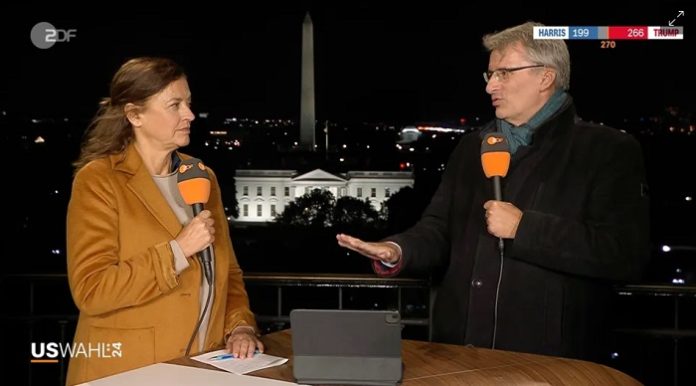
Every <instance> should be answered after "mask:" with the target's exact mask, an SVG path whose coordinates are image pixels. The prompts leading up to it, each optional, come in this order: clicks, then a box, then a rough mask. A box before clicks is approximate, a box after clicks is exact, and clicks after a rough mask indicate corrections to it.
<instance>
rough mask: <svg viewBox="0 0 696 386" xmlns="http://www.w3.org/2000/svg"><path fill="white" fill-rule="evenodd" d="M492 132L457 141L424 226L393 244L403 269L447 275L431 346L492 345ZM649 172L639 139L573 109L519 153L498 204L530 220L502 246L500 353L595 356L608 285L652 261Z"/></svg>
mask: <svg viewBox="0 0 696 386" xmlns="http://www.w3.org/2000/svg"><path fill="white" fill-rule="evenodd" d="M494 127H495V126H494V125H493V124H489V125H488V126H487V127H486V128H484V129H483V130H481V131H479V132H478V135H477V134H475V133H472V134H469V135H466V136H464V137H463V138H462V140H461V142H460V143H459V145H458V146H457V148H456V149H455V150H454V152H453V153H452V155H451V157H450V160H449V162H448V165H447V169H446V171H445V173H444V174H443V177H442V181H441V183H440V186H439V188H438V190H437V191H436V193H435V195H434V196H433V198H432V201H431V203H430V205H429V206H428V207H427V209H426V210H425V212H424V214H423V217H422V218H421V220H420V221H419V222H418V223H417V224H416V225H414V226H413V227H412V228H410V229H409V230H407V231H406V232H404V233H401V234H398V235H395V236H392V237H389V238H387V240H391V241H394V242H396V243H398V244H399V245H400V246H401V248H402V250H403V261H402V269H401V270H400V271H403V272H418V273H423V272H437V271H438V269H439V270H441V271H442V272H444V273H443V276H442V279H441V281H440V282H439V285H438V287H437V300H436V302H435V309H434V338H435V340H436V341H441V342H447V343H457V344H473V345H475V346H478V347H491V344H492V336H493V326H494V310H495V303H496V285H497V282H498V277H499V272H500V271H499V270H500V269H501V259H500V255H499V252H498V248H497V238H495V237H493V236H492V235H490V234H489V233H488V232H487V230H486V222H485V211H484V209H483V204H484V203H485V202H486V201H487V200H490V199H492V197H493V192H492V184H491V181H490V180H488V179H486V177H485V176H484V174H483V170H482V168H481V158H480V148H481V138H482V137H483V135H485V134H486V133H487V132H490V131H493V130H494ZM513 130H514V129H513ZM644 176H645V173H644V165H643V159H642V154H641V149H640V146H639V144H638V142H637V141H636V140H635V139H634V138H633V137H632V136H630V135H628V134H625V133H622V132H620V131H618V130H615V129H612V128H609V127H605V126H600V125H595V124H590V123H586V122H582V121H580V120H578V119H576V115H575V108H574V106H573V104H572V102H570V101H569V102H568V103H567V104H566V105H565V106H564V107H562V108H561V110H560V111H559V112H558V113H556V114H555V115H554V116H553V117H551V118H550V119H549V120H547V121H546V122H545V123H544V124H542V125H541V126H540V127H539V128H538V129H537V130H536V131H535V134H534V137H533V142H532V144H531V145H530V146H523V147H520V148H519V149H518V150H517V152H516V153H515V154H514V156H513V158H512V161H511V165H510V170H509V172H508V175H507V177H506V178H505V179H504V180H503V201H507V202H511V203H512V204H514V205H515V206H516V207H518V208H519V209H520V210H522V211H523V216H522V220H521V222H520V224H519V227H518V229H517V234H516V236H515V238H514V240H512V239H511V240H506V241H505V257H504V263H503V268H502V281H501V283H500V291H499V296H498V322H497V338H496V348H499V349H503V350H512V351H523V352H533V353H539V354H548V355H560V356H567V357H578V358H586V359H597V356H596V355H597V354H598V347H599V346H598V343H601V342H602V340H603V335H602V331H603V330H604V329H605V327H606V325H605V315H606V312H605V311H606V310H605V308H606V306H607V301H608V300H609V298H610V294H611V293H610V283H611V282H614V281H620V280H634V279H637V278H638V277H639V275H640V272H641V268H642V267H643V265H644V263H645V262H646V260H647V258H648V255H649V247H648V200H647V197H645V191H646V186H645V179H644V178H645V177H644ZM382 271H383V269H382Z"/></svg>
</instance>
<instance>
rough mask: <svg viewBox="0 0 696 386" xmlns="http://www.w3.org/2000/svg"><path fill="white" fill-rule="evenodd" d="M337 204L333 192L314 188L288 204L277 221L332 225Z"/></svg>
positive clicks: (284, 223)
mask: <svg viewBox="0 0 696 386" xmlns="http://www.w3.org/2000/svg"><path fill="white" fill-rule="evenodd" d="M335 205H336V199H335V198H334V195H333V194H332V193H331V192H329V191H328V190H323V189H314V190H312V191H311V192H309V193H306V194H304V195H303V196H301V197H298V198H296V199H295V201H293V202H291V203H290V204H288V206H286V207H285V210H283V213H281V214H279V215H277V216H276V218H275V221H276V222H277V223H279V224H283V225H296V226H308V227H320V228H325V227H330V226H332V225H333V211H334V206H335Z"/></svg>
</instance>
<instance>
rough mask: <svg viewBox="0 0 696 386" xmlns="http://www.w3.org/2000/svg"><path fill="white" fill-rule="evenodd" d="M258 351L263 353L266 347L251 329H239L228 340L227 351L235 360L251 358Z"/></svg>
mask: <svg viewBox="0 0 696 386" xmlns="http://www.w3.org/2000/svg"><path fill="white" fill-rule="evenodd" d="M256 350H258V351H259V352H261V353H262V352H263V350H264V347H263V343H261V341H260V340H259V338H257V337H256V334H255V333H254V329H253V328H251V327H246V326H244V327H237V328H235V329H234V331H232V334H230V336H229V337H228V338H227V351H229V352H230V354H232V355H234V357H235V358H241V359H244V358H251V357H253V356H254V352H255V351H256Z"/></svg>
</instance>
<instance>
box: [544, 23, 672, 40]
mask: <svg viewBox="0 0 696 386" xmlns="http://www.w3.org/2000/svg"><path fill="white" fill-rule="evenodd" d="M534 39H562V40H684V27H683V26H674V27H672V26H608V27H607V26H601V27H600V26H564V27H560V26H538V27H534Z"/></svg>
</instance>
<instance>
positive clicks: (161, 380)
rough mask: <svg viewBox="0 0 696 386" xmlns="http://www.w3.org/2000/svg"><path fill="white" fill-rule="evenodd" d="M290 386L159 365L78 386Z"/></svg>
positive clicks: (194, 368)
mask: <svg viewBox="0 0 696 386" xmlns="http://www.w3.org/2000/svg"><path fill="white" fill-rule="evenodd" d="M123 385H128V386H152V385H167V386H200V385H206V386H236V385H243V386H290V385H296V383H291V382H285V381H276V380H274V379H267V378H259V377H252V376H249V375H238V374H231V373H227V372H224V371H217V370H208V369H199V368H196V367H189V366H179V365H172V364H169V363H157V364H154V365H150V366H146V367H141V368H139V369H135V370H130V371H126V372H123V373H120V374H116V375H112V376H110V377H106V378H101V379H97V380H96V381H90V382H87V383H82V384H80V385H78V386H123Z"/></svg>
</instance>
